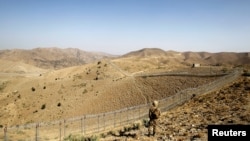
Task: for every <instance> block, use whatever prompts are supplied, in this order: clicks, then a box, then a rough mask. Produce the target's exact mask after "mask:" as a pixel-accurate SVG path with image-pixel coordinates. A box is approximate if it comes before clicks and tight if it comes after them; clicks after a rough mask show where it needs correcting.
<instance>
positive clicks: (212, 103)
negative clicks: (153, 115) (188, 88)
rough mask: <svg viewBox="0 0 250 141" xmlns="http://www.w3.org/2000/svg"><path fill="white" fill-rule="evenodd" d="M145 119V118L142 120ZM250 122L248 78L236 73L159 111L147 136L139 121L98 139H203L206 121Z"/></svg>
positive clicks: (181, 140) (117, 140) (176, 140)
mask: <svg viewBox="0 0 250 141" xmlns="http://www.w3.org/2000/svg"><path fill="white" fill-rule="evenodd" d="M144 122H145V121H144ZM210 124H219V125H224V124H248V125H249V124H250V78H249V77H243V76H242V77H240V78H239V79H238V80H237V81H235V82H234V83H232V84H228V85H227V86H225V87H224V88H222V89H220V90H217V91H214V92H212V93H209V94H206V95H200V96H196V97H194V98H192V99H191V100H190V101H189V102H187V103H185V104H183V105H181V106H179V107H176V108H173V109H171V110H169V111H168V112H165V113H163V115H162V117H161V118H160V125H159V126H158V127H159V133H158V134H157V135H156V136H155V137H147V128H146V127H145V126H144V125H143V124H141V125H140V126H139V127H137V128H134V130H133V128H131V130H129V131H127V132H125V131H124V129H122V130H119V131H115V132H114V133H112V134H111V135H110V134H108V135H106V136H105V138H104V137H102V138H101V139H100V140H102V141H109V140H110V141H111V140H113V141H123V140H127V141H139V140H140V141H154V140H159V141H199V140H201V141H203V140H207V125H210Z"/></svg>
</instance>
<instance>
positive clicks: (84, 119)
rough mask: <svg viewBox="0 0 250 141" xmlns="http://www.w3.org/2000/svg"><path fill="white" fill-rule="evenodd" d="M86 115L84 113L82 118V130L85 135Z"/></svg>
mask: <svg viewBox="0 0 250 141" xmlns="http://www.w3.org/2000/svg"><path fill="white" fill-rule="evenodd" d="M85 121H86V115H84V118H83V130H84V135H86V123H85Z"/></svg>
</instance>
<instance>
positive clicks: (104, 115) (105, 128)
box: [103, 113, 106, 131]
mask: <svg viewBox="0 0 250 141" xmlns="http://www.w3.org/2000/svg"><path fill="white" fill-rule="evenodd" d="M103 124H104V131H106V125H105V113H104V114H103Z"/></svg>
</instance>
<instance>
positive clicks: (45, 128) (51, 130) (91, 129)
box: [0, 69, 241, 141]
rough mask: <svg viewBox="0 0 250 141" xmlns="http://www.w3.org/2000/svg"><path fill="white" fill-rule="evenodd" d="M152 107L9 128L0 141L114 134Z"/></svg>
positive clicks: (173, 100)
mask: <svg viewBox="0 0 250 141" xmlns="http://www.w3.org/2000/svg"><path fill="white" fill-rule="evenodd" d="M240 74H241V70H239V69H235V70H234V71H233V72H231V73H229V74H227V75H225V76H222V77H221V78H218V79H217V80H215V81H213V82H211V83H209V84H206V85H203V86H200V87H197V88H190V89H185V90H182V91H180V92H178V93H176V94H174V95H172V96H170V97H167V98H165V99H162V100H160V101H159V107H160V109H161V111H162V112H165V111H167V110H169V109H171V108H173V107H175V106H177V105H179V104H182V103H184V102H186V101H188V100H189V99H191V98H192V96H194V95H200V94H206V93H209V92H211V91H214V90H216V89H218V88H220V87H222V86H224V85H225V84H227V83H230V82H233V81H234V80H235V79H236V78H238V77H239V76H240ZM149 106H150V103H148V104H143V105H139V106H134V107H128V108H124V109H121V110H117V111H112V112H107V113H100V114H94V115H83V116H79V117H74V118H70V119H64V120H57V121H52V122H40V123H30V124H25V125H17V126H12V127H7V125H5V126H4V127H3V128H0V129H3V130H2V131H0V140H2V139H3V141H53V140H55V141H62V140H64V138H66V137H68V136H69V135H72V134H80V135H83V136H85V135H92V134H95V133H102V132H108V131H112V129H114V128H117V127H122V126H125V125H128V124H130V123H133V122H135V121H138V120H141V119H146V118H147V117H148V108H149Z"/></svg>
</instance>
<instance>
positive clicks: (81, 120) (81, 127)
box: [81, 118, 83, 134]
mask: <svg viewBox="0 0 250 141" xmlns="http://www.w3.org/2000/svg"><path fill="white" fill-rule="evenodd" d="M81 134H83V127H82V118H81Z"/></svg>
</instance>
